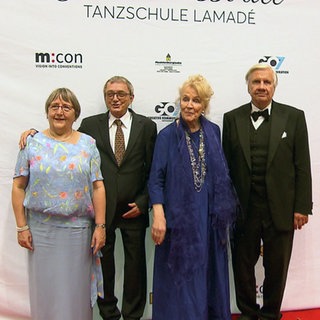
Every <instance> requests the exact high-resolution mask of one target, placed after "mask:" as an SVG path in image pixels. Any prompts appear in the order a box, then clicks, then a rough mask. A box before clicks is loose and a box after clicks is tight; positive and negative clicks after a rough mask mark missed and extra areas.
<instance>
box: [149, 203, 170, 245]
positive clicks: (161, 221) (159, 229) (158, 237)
mask: <svg viewBox="0 0 320 320" xmlns="http://www.w3.org/2000/svg"><path fill="white" fill-rule="evenodd" d="M166 230H167V223H166V218H165V215H164V210H163V206H162V204H154V205H153V223H152V228H151V236H152V239H153V241H154V243H155V244H156V245H160V244H161V243H162V242H163V240H164V237H165V235H166Z"/></svg>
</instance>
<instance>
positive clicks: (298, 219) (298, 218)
mask: <svg viewBox="0 0 320 320" xmlns="http://www.w3.org/2000/svg"><path fill="white" fill-rule="evenodd" d="M306 223H308V215H305V214H301V213H298V212H295V213H294V222H293V226H294V230H297V229H299V230H300V229H302V227H303V226H304V225H305V224H306Z"/></svg>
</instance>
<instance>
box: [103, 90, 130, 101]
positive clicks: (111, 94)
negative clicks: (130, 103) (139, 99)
mask: <svg viewBox="0 0 320 320" xmlns="http://www.w3.org/2000/svg"><path fill="white" fill-rule="evenodd" d="M129 95H130V93H128V92H125V91H117V92H114V91H107V93H106V96H107V97H108V98H109V99H113V98H114V96H117V97H118V99H123V98H125V97H126V96H129Z"/></svg>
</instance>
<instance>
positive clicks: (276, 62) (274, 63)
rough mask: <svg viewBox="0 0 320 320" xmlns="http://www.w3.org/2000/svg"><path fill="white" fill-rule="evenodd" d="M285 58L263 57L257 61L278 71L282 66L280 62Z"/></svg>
mask: <svg viewBox="0 0 320 320" xmlns="http://www.w3.org/2000/svg"><path fill="white" fill-rule="evenodd" d="M284 59H285V58H284V57H277V56H264V58H261V59H260V60H259V63H266V64H269V65H270V66H271V67H272V68H274V69H276V70H278V69H279V68H280V66H281V65H282V62H283V60H284Z"/></svg>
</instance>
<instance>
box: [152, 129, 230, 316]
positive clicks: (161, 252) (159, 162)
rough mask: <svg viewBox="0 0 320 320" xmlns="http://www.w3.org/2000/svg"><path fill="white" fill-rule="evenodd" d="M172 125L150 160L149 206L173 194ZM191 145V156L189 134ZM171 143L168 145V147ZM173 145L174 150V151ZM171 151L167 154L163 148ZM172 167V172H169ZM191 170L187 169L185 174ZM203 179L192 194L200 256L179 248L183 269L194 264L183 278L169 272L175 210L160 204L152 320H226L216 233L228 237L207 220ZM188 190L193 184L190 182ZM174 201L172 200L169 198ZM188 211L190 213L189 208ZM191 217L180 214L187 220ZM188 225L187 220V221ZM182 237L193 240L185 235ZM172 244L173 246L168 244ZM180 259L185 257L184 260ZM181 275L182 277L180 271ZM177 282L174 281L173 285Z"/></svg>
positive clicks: (223, 267) (225, 278) (224, 262)
mask: <svg viewBox="0 0 320 320" xmlns="http://www.w3.org/2000/svg"><path fill="white" fill-rule="evenodd" d="M174 130H175V124H172V125H169V126H168V127H167V128H165V129H164V130H163V131H162V132H160V134H159V136H158V139H157V143H156V148H155V154H154V163H153V166H152V169H151V175H150V181H149V190H150V198H151V202H152V204H154V203H159V202H161V200H160V199H161V198H163V197H164V199H166V198H167V197H170V196H168V195H164V196H163V193H165V192H164V190H168V189H169V190H170V192H172V190H174V187H172V184H171V182H170V176H171V175H173V174H176V173H177V168H174V164H173V163H174V161H173V160H171V159H173V158H174V157H176V153H177V151H176V150H177V149H176V148H175V147H178V144H179V142H178V141H176V142H175V141H174V134H172V133H173V131H174ZM191 138H192V140H193V143H194V153H195V155H196V152H197V151H196V150H198V146H199V132H196V133H193V134H191ZM169 141H170V143H169ZM175 143H177V146H176V145H175ZM167 145H170V148H167ZM172 166H173V167H172ZM190 170H191V168H190ZM207 180H208V179H206V180H205V182H204V184H203V186H202V189H201V191H200V192H197V191H196V190H195V189H194V188H193V193H194V194H193V199H192V200H193V201H194V206H193V208H194V209H193V210H195V211H196V212H195V213H196V215H197V217H196V219H197V220H196V226H195V228H194V229H195V230H196V233H197V235H198V236H199V238H198V240H197V241H198V242H199V244H198V245H200V247H201V252H203V255H200V258H199V257H198V256H194V257H193V255H194V252H195V251H194V250H192V248H191V247H192V244H191V246H190V249H191V250H190V255H191V256H188V255H189V251H188V248H181V249H182V250H181V251H183V254H182V265H183V259H184V258H186V263H188V261H190V259H193V258H194V260H193V263H194V267H193V268H192V271H191V270H190V271H189V272H188V273H187V274H185V275H184V276H181V274H180V275H179V273H180V270H179V269H178V270H177V269H174V270H173V268H172V266H171V264H170V252H171V250H172V247H171V246H172V237H173V236H174V232H175V230H174V229H173V228H172V227H173V226H174V222H173V221H174V217H173V216H174V210H170V211H168V212H167V211H166V201H163V202H164V203H163V205H164V209H165V215H166V220H167V232H166V237H165V240H164V242H163V243H162V244H161V245H159V246H156V249H155V259H154V276H153V310H152V319H153V320H167V319H170V320H181V319H183V320H207V319H210V320H218V319H219V320H230V319H231V313H230V304H229V275H228V254H227V244H226V243H224V244H223V243H221V240H220V239H221V238H226V237H227V236H226V234H225V235H224V236H223V237H220V236H219V235H220V233H221V232H222V233H224V232H225V233H227V229H224V230H221V228H219V229H218V228H214V227H212V221H211V219H212V218H211V217H210V215H209V214H208V201H209V193H208V181H207ZM190 183H192V184H193V181H190ZM171 196H173V197H174V195H171ZM190 210H192V209H191V208H190ZM188 214H190V212H188V211H187V212H185V216H186V217H188ZM191 221H192V220H191ZM183 237H192V235H191V234H184V235H183ZM173 241H174V240H173ZM183 255H185V256H183ZM181 272H184V271H183V270H181ZM177 278H178V279H179V280H178V281H177Z"/></svg>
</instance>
